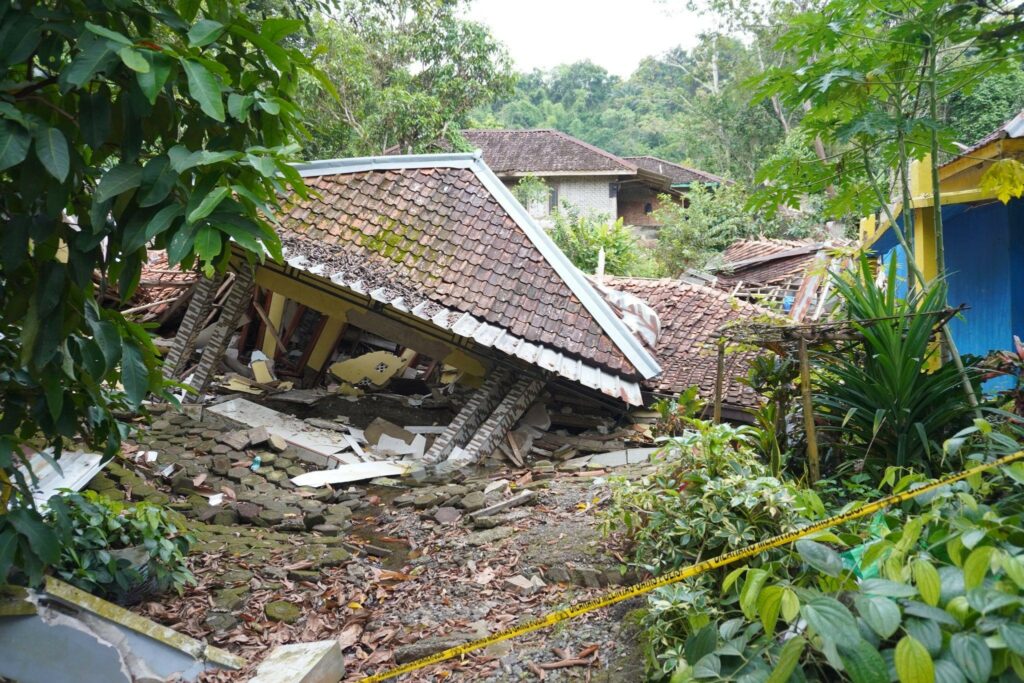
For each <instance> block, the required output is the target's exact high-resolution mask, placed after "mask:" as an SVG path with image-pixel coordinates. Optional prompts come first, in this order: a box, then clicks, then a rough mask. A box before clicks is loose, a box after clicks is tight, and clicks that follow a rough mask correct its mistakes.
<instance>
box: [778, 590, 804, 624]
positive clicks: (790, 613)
mask: <svg viewBox="0 0 1024 683" xmlns="http://www.w3.org/2000/svg"><path fill="white" fill-rule="evenodd" d="M798 614H800V598H798V597H797V595H796V591H794V590H793V589H792V588H784V589H783V590H782V618H783V619H784V620H785V622H786V623H787V624H791V623H793V620H794V619H796V617H797V615H798Z"/></svg>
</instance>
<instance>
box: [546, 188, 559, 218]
mask: <svg viewBox="0 0 1024 683" xmlns="http://www.w3.org/2000/svg"><path fill="white" fill-rule="evenodd" d="M557 210H558V186H556V185H552V186H551V192H550V194H548V213H554V212H555V211H557Z"/></svg>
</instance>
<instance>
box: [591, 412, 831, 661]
mask: <svg viewBox="0 0 1024 683" xmlns="http://www.w3.org/2000/svg"><path fill="white" fill-rule="evenodd" d="M689 423H690V426H691V430H690V431H687V432H685V433H684V434H683V436H682V437H680V438H677V439H673V440H671V441H669V442H668V444H667V445H666V447H665V448H664V449H663V451H662V456H661V457H664V458H665V459H664V460H663V461H662V462H661V463H660V465H659V467H658V469H657V471H656V472H655V473H654V474H653V475H651V476H648V477H644V478H643V479H641V480H639V481H635V482H634V481H629V480H627V479H625V478H623V477H613V478H612V479H611V487H612V496H611V501H610V504H609V507H608V508H607V509H606V510H605V511H604V512H603V515H602V528H603V530H604V531H605V533H613V532H614V533H619V534H621V536H622V537H624V539H625V540H626V541H627V542H628V543H629V546H630V548H631V552H632V564H633V566H634V567H636V568H639V569H641V570H642V571H647V572H651V573H654V574H662V573H664V572H667V571H671V570H673V569H677V568H679V567H682V566H685V565H688V564H692V563H694V562H699V561H701V560H706V559H709V558H712V557H716V556H718V555H721V554H722V553H725V552H728V551H730V550H734V549H736V548H742V547H745V546H747V545H749V544H751V543H754V542H756V541H758V540H760V539H762V538H764V537H766V536H772V535H775V534H779V533H783V532H785V531H788V530H792V529H794V528H796V527H797V526H799V525H800V524H802V523H803V522H804V521H805V519H806V518H807V517H810V516H814V515H815V514H817V512H812V511H820V510H821V502H820V501H819V500H818V499H817V496H816V495H815V494H814V493H812V492H808V491H801V490H799V489H796V488H795V487H793V486H790V485H789V484H786V483H783V482H781V481H779V480H778V479H776V478H774V477H771V476H769V475H768V472H767V469H766V468H765V466H764V465H763V464H762V463H761V462H760V460H759V459H758V458H757V456H756V455H755V453H754V451H753V449H752V447H751V444H750V441H749V440H750V438H751V432H752V430H751V429H750V428H747V427H739V428H737V427H732V426H730V425H727V424H718V425H716V424H712V423H710V422H705V421H700V420H690V421H689ZM777 555H778V553H766V554H765V555H764V556H763V557H762V561H763V562H765V563H767V564H771V563H773V562H775V561H777ZM723 579H724V572H712V573H707V574H703V575H701V576H698V577H695V578H694V579H691V580H687V581H683V582H680V583H678V584H674V585H673V586H669V587H667V588H664V589H661V590H659V591H656V592H655V593H654V594H653V595H652V596H651V598H650V600H649V609H648V611H647V612H646V613H645V614H644V616H643V618H642V620H641V623H642V625H643V627H644V628H645V633H646V644H645V650H646V652H647V659H648V664H649V668H650V670H651V671H652V672H653V673H656V674H658V675H661V674H665V675H667V674H669V673H671V672H672V671H673V670H674V669H675V666H676V661H677V660H678V659H679V657H681V656H682V654H681V653H682V644H683V642H684V641H685V640H686V638H687V637H688V636H689V635H691V634H692V633H693V632H694V631H695V630H697V629H699V628H701V627H702V626H703V625H704V624H706V623H707V622H708V620H709V619H710V618H711V616H710V615H716V614H719V613H720V612H719V611H720V609H721V606H720V605H719V604H718V600H717V599H716V598H715V596H717V595H718V592H719V590H720V584H721V581H722V580H723Z"/></svg>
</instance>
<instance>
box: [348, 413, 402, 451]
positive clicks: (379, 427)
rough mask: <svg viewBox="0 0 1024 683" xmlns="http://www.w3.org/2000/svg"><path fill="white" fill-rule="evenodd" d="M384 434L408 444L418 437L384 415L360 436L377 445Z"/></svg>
mask: <svg viewBox="0 0 1024 683" xmlns="http://www.w3.org/2000/svg"><path fill="white" fill-rule="evenodd" d="M350 433H351V432H350ZM384 435H387V436H389V437H391V438H393V439H397V440H399V441H402V442H403V443H407V444H411V443H412V442H413V439H415V438H416V435H415V434H413V433H412V432H410V431H409V430H407V429H403V428H402V427H399V426H398V425H396V424H395V423H394V422H389V421H387V420H385V419H384V418H382V417H378V418H377V419H375V420H374V421H373V422H371V423H370V424H369V425H367V427H366V429H364V430H363V431H362V434H361V435H360V436H362V438H363V439H365V441H366V443H369V444H374V445H376V444H379V443H380V438H381V436H384Z"/></svg>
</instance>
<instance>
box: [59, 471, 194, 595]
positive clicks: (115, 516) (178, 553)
mask: <svg viewBox="0 0 1024 683" xmlns="http://www.w3.org/2000/svg"><path fill="white" fill-rule="evenodd" d="M49 508H50V509H49V512H48V513H47V521H48V522H50V523H51V524H54V523H56V524H57V526H58V528H59V529H61V531H62V533H64V534H65V538H64V539H63V542H62V547H61V555H60V561H59V562H58V563H57V564H56V565H55V570H56V572H57V575H58V576H60V577H61V578H63V579H65V580H66V581H68V582H69V583H72V584H74V585H75V586H78V587H79V588H81V589H82V590H85V591H88V592H90V593H93V594H94V595H98V596H100V597H103V598H109V599H112V600H114V601H115V602H118V603H121V604H131V603H133V602H137V601H139V600H140V599H142V598H143V597H145V596H146V595H147V594H148V593H155V592H162V591H166V590H169V589H174V590H176V591H178V592H179V593H180V592H181V591H182V590H183V589H184V587H185V586H186V585H190V584H194V583H195V578H194V577H193V576H192V573H191V572H189V571H188V568H187V567H186V565H185V556H186V555H187V554H188V551H189V548H190V547H191V545H192V543H193V542H194V539H193V538H192V536H191V535H189V534H187V533H183V532H182V530H180V529H178V527H177V525H175V524H174V522H172V521H171V520H170V519H169V518H168V515H167V513H166V512H165V511H164V510H163V509H162V508H160V507H158V506H156V505H152V504H149V503H136V504H134V505H125V504H122V503H119V502H116V501H113V500H110V499H109V498H107V497H105V496H102V495H100V494H97V493H95V492H92V491H85V492H83V493H68V494H66V495H63V496H54V497H53V498H51V499H50V501H49Z"/></svg>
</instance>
